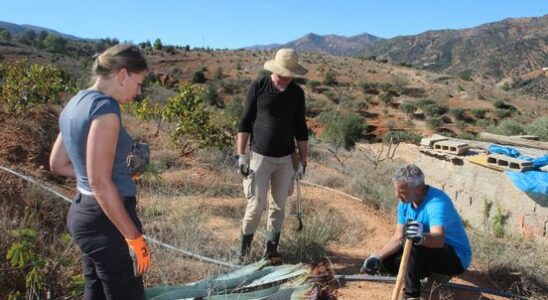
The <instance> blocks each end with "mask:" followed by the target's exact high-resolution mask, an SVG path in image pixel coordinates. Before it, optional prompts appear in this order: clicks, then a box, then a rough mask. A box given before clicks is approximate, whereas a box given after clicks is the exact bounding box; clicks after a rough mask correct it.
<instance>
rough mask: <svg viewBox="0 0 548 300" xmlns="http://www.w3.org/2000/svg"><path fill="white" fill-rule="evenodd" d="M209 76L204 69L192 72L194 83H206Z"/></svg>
mask: <svg viewBox="0 0 548 300" xmlns="http://www.w3.org/2000/svg"><path fill="white" fill-rule="evenodd" d="M206 81H207V78H206V77H205V74H204V71H202V70H198V71H196V72H194V74H192V83H205V82H206Z"/></svg>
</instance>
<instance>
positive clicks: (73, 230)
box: [67, 194, 144, 300]
mask: <svg viewBox="0 0 548 300" xmlns="http://www.w3.org/2000/svg"><path fill="white" fill-rule="evenodd" d="M122 200H123V201H124V206H125V208H126V210H127V212H128V214H129V216H130V218H131V219H132V220H133V222H134V223H135V225H136V226H137V228H138V229H139V231H141V232H142V225H141V222H140V221H139V218H138V217H137V213H136V199H135V197H126V198H123V199H122ZM67 228H68V231H69V233H70V235H71V236H72V238H73V239H74V242H75V243H76V244H77V245H78V247H79V248H80V252H81V255H82V261H83V272H84V280H85V286H84V299H86V300H87V299H144V289H143V280H142V277H135V276H134V275H133V262H132V260H131V257H130V256H129V249H128V246H127V243H126V241H125V240H124V237H123V236H122V234H120V232H119V231H118V229H116V227H115V226H114V224H112V222H111V221H110V220H109V219H108V218H107V216H106V215H105V214H104V213H103V211H102V209H101V207H100V206H99V204H98V203H97V201H96V200H95V198H94V197H93V196H87V195H82V194H78V195H77V196H76V198H75V200H74V204H72V205H71V207H70V209H69V212H68V216H67Z"/></svg>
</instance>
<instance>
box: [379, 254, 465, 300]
mask: <svg viewBox="0 0 548 300" xmlns="http://www.w3.org/2000/svg"><path fill="white" fill-rule="evenodd" d="M402 254H403V248H400V250H398V252H396V253H394V254H392V255H391V256H389V257H387V258H386V259H385V260H383V262H382V264H383V267H384V269H385V270H386V271H387V272H388V273H390V274H393V275H396V274H398V270H399V266H400V261H401V257H402ZM432 271H433V272H436V273H439V274H444V275H450V276H453V275H458V274H461V273H463V272H464V271H465V270H464V268H463V267H462V264H461V262H460V260H459V258H458V256H457V254H455V250H453V247H451V246H449V245H447V244H445V245H443V247H442V248H436V249H432V248H425V247H422V246H415V245H413V247H412V248H411V254H410V256H409V263H408V265H407V272H406V273H405V288H404V289H403V292H404V295H405V296H406V297H420V293H421V283H420V280H421V279H422V278H424V277H427V276H429V275H430V274H431V273H432Z"/></svg>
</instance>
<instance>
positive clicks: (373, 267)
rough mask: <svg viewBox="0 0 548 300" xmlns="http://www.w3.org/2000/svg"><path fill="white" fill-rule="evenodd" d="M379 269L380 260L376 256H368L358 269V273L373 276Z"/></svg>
mask: <svg viewBox="0 0 548 300" xmlns="http://www.w3.org/2000/svg"><path fill="white" fill-rule="evenodd" d="M380 267H381V259H380V258H379V257H378V256H376V255H370V256H369V257H368V258H366V259H365V260H364V261H363V265H362V267H361V268H360V273H367V274H370V275H373V274H375V273H377V272H378V271H379V269H380Z"/></svg>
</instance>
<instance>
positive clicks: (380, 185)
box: [307, 144, 405, 212]
mask: <svg viewBox="0 0 548 300" xmlns="http://www.w3.org/2000/svg"><path fill="white" fill-rule="evenodd" d="M311 148H313V149H312V150H311V157H312V158H313V161H314V162H315V163H313V164H311V165H310V167H309V172H308V174H307V180H309V181H311V182H314V183H316V184H319V185H323V186H327V187H330V188H334V189H339V190H341V191H344V192H346V193H348V194H350V195H353V196H355V197H358V198H360V199H363V201H364V203H367V204H369V205H372V206H374V207H375V208H377V209H380V210H382V211H383V212H392V211H393V209H394V208H395V205H396V198H395V196H394V192H393V190H392V182H391V178H392V174H393V173H394V172H395V171H396V170H397V169H398V168H399V167H401V166H403V165H404V164H405V163H404V162H402V161H399V160H385V161H383V162H380V163H378V164H377V166H375V164H374V163H373V162H371V161H370V160H369V159H375V158H376V157H375V155H374V154H373V153H371V152H366V151H356V150H352V151H346V150H344V149H338V151H337V152H336V153H335V154H334V153H333V151H332V150H330V146H329V145H327V144H314V145H313V146H312V147H311Z"/></svg>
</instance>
